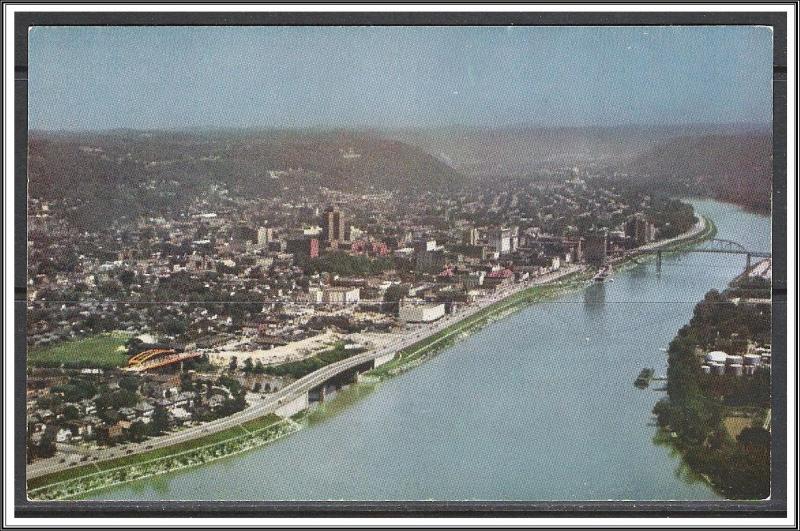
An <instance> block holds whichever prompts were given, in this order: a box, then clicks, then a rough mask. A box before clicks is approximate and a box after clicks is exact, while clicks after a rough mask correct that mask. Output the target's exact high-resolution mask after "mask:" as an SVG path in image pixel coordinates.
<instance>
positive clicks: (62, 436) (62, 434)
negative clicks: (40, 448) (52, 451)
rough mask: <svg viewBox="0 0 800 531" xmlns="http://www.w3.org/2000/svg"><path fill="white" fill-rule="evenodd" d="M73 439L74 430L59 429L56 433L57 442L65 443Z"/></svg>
mask: <svg viewBox="0 0 800 531" xmlns="http://www.w3.org/2000/svg"><path fill="white" fill-rule="evenodd" d="M70 439H72V430H70V429H69V428H59V429H58V431H57V432H56V442H59V443H65V442H69V441H70Z"/></svg>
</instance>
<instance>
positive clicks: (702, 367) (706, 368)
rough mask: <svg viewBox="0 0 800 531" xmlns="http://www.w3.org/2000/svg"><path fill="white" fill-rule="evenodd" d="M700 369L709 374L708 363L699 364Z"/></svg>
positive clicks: (709, 367)
mask: <svg viewBox="0 0 800 531" xmlns="http://www.w3.org/2000/svg"><path fill="white" fill-rule="evenodd" d="M700 370H702V371H703V374H711V366H710V365H701V366H700Z"/></svg>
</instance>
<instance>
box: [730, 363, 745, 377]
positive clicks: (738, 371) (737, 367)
mask: <svg viewBox="0 0 800 531" xmlns="http://www.w3.org/2000/svg"><path fill="white" fill-rule="evenodd" d="M728 370H729V372H730V374H734V375H736V376H741V375H742V364H741V363H733V364H731V365H730V366H729V367H728Z"/></svg>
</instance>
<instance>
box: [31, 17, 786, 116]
mask: <svg viewBox="0 0 800 531" xmlns="http://www.w3.org/2000/svg"><path fill="white" fill-rule="evenodd" d="M30 31H31V32H30V34H29V126H30V127H31V128H32V129H46V130H97V129H114V128H134V129H173V128H179V129H180V128H197V127H200V128H207V127H255V128H273V127H281V128H283V127H296V128H305V127H336V128H339V127H345V128H396V127H437V126H450V125H466V126H479V127H480V126H485V127H502V126H509V125H515V126H519V125H533V126H589V125H624V124H642V125H673V124H688V123H711V124H713V123H726V124H727V123H757V124H769V123H771V121H772V32H771V30H770V28H766V27H746V26H738V27H737V26H707V27H702V26H653V27H646V26H639V27H598V26H595V27H523V26H513V27H463V26H462V27H456V26H450V27H366V26H364V27H311V26H305V27H302V26H295V27H196V26H195V27H146V26H139V27H99V26H95V27H88V26H84V27H35V28H32V29H31V30H30Z"/></svg>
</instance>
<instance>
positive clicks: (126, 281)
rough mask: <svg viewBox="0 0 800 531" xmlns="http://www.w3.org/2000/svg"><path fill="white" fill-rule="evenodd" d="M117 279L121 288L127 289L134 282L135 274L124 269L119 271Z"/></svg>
mask: <svg viewBox="0 0 800 531" xmlns="http://www.w3.org/2000/svg"><path fill="white" fill-rule="evenodd" d="M117 279H118V280H119V281H120V282H121V283H122V285H123V286H125V287H128V286H130V285H131V284H133V281H134V280H136V273H134V272H133V271H130V270H128V269H124V270H122V271H120V273H119V275H117Z"/></svg>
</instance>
